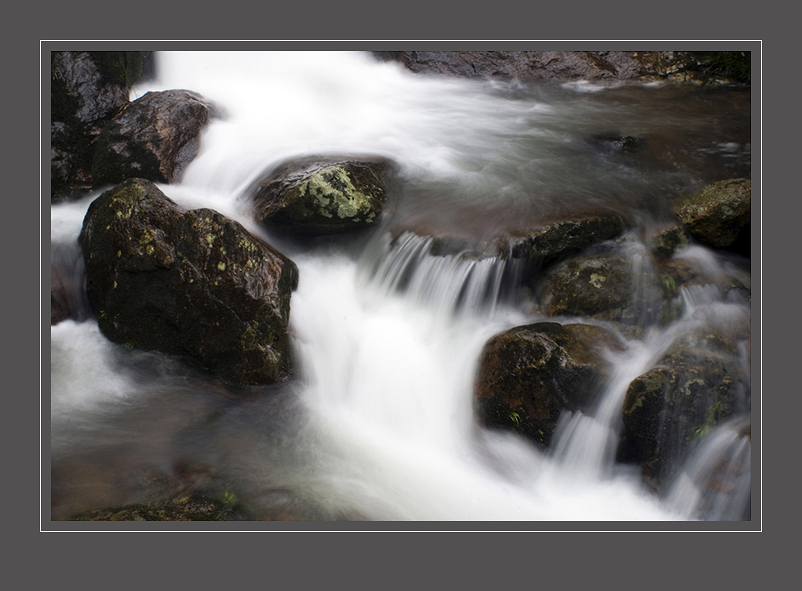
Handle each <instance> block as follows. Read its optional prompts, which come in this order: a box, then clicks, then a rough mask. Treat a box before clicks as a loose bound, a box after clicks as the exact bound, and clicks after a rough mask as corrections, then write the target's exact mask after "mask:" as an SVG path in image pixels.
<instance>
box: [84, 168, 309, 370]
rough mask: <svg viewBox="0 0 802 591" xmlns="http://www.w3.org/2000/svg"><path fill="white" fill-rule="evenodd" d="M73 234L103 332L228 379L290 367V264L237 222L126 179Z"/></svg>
mask: <svg viewBox="0 0 802 591" xmlns="http://www.w3.org/2000/svg"><path fill="white" fill-rule="evenodd" d="M79 242H80V245H81V249H82V252H83V257H84V260H85V264H86V290H87V295H88V299H89V302H90V304H91V306H92V309H93V310H94V313H95V316H96V318H97V321H98V326H99V327H100V330H101V332H102V333H103V334H104V335H105V336H106V337H107V338H109V339H110V340H112V341H114V342H117V343H121V344H124V345H126V346H127V347H136V348H140V349H145V350H154V351H161V352H163V353H167V354H171V355H179V356H185V357H188V358H192V359H195V360H197V361H198V362H200V364H201V365H202V366H203V367H206V368H208V369H209V370H211V371H212V372H213V373H214V374H215V375H217V376H218V377H220V378H221V379H223V380H224V381H226V382H229V383H233V384H243V385H247V384H268V383H273V382H276V381H280V380H282V379H284V378H286V377H287V376H288V375H289V373H290V371H291V359H290V341H289V336H288V333H287V325H288V322H289V314H290V297H291V293H292V291H293V290H294V289H295V288H296V286H297V282H298V270H297V267H296V266H295V264H294V263H293V262H292V261H290V260H289V259H288V258H287V257H285V256H284V255H283V254H281V253H280V252H278V251H277V250H275V249H274V248H272V247H271V246H269V245H268V244H267V243H265V242H263V241H262V240H260V239H259V238H257V237H255V236H253V235H251V234H250V233H248V232H247V231H246V230H245V229H244V228H243V227H242V226H241V225H240V224H238V223H236V222H234V221H232V220H229V219H228V218H226V217H224V216H222V215H221V214H219V213H218V212H216V211H213V210H210V209H198V210H191V211H184V210H182V209H181V208H180V207H178V206H177V205H176V204H175V203H174V202H173V201H171V200H170V199H169V198H167V197H166V196H165V195H164V194H163V193H162V192H161V191H160V190H159V189H158V188H157V187H156V186H155V185H154V184H153V183H151V182H149V181H147V180H144V179H130V180H128V181H125V182H124V183H121V184H120V185H118V186H116V187H114V188H113V189H111V190H109V191H106V192H104V193H103V194H102V195H101V196H100V197H98V198H97V199H96V200H95V201H93V202H92V204H91V205H90V207H89V210H88V212H87V214H86V217H85V218H84V224H83V228H82V230H81V234H80V237H79Z"/></svg>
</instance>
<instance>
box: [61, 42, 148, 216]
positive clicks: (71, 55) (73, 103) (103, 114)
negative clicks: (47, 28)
mask: <svg viewBox="0 0 802 591" xmlns="http://www.w3.org/2000/svg"><path fill="white" fill-rule="evenodd" d="M149 53H150V52H141V51H54V52H51V54H50V184H51V199H52V200H57V199H59V198H62V197H69V196H72V195H74V194H75V193H79V192H81V191H86V190H88V189H90V188H91V187H92V179H91V170H90V169H91V159H92V151H93V147H94V140H95V138H96V137H97V135H98V134H99V133H100V130H101V129H102V127H103V125H104V124H105V122H106V121H108V120H109V119H111V118H112V117H114V115H116V114H117V112H118V111H119V110H120V109H122V108H123V107H125V106H126V105H127V104H128V102H129V100H128V95H129V91H130V89H131V87H132V86H133V85H134V84H135V83H136V82H137V81H138V80H139V79H140V78H141V76H142V72H143V70H144V66H145V62H146V60H147V59H148V56H149Z"/></svg>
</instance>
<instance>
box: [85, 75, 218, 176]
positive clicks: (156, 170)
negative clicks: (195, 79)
mask: <svg viewBox="0 0 802 591" xmlns="http://www.w3.org/2000/svg"><path fill="white" fill-rule="evenodd" d="M213 112H214V107H213V105H212V104H211V103H209V102H208V101H206V100H205V99H204V98H203V97H202V96H201V95H199V94H197V93H195V92H191V91H189V90H167V91H164V92H148V93H146V94H145V95H143V96H142V97H141V98H139V99H137V100H135V101H134V102H132V103H130V104H129V105H128V106H126V108H125V109H124V110H123V111H122V112H120V113H119V114H118V115H117V116H116V117H114V118H113V119H112V120H111V121H109V122H108V123H107V124H106V125H105V126H104V127H103V130H102V131H101V133H100V135H99V136H98V138H97V140H96V142H95V146H94V149H93V157H92V184H93V186H94V187H103V186H105V185H111V184H116V183H119V182H122V181H123V180H125V179H128V178H144V179H148V180H150V181H153V182H157V183H172V182H174V181H177V180H180V178H181V175H182V173H183V172H184V169H185V168H186V167H187V165H188V164H189V163H190V162H191V161H192V159H193V158H194V157H195V156H196V155H197V153H198V150H199V149H200V135H201V131H202V130H203V128H204V127H205V126H206V124H207V123H208V122H209V119H210V118H211V117H212V115H213Z"/></svg>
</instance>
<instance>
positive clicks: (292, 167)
mask: <svg viewBox="0 0 802 591" xmlns="http://www.w3.org/2000/svg"><path fill="white" fill-rule="evenodd" d="M393 168H394V165H393V164H392V162H390V161H389V160H386V159H383V158H373V157H366V158H340V157H309V158H300V159H296V160H291V161H288V162H285V163H283V164H282V165H280V166H278V167H277V168H275V169H274V170H273V171H272V172H270V173H269V174H267V175H266V176H265V177H263V178H261V179H259V180H258V181H256V182H255V183H254V184H253V185H252V187H251V188H250V189H249V191H248V194H249V197H250V199H251V200H252V203H253V212H254V217H255V218H256V220H257V221H258V222H259V223H261V224H262V225H264V226H265V227H267V228H270V229H273V230H278V231H281V232H283V233H286V234H297V235H311V236H322V235H328V234H339V233H342V232H348V231H352V230H358V229H363V228H367V227H370V226H372V225H373V224H375V223H376V221H377V220H378V219H379V216H380V215H381V213H382V209H383V208H384V205H385V201H386V194H387V181H388V177H389V175H390V173H391V172H392V170H393Z"/></svg>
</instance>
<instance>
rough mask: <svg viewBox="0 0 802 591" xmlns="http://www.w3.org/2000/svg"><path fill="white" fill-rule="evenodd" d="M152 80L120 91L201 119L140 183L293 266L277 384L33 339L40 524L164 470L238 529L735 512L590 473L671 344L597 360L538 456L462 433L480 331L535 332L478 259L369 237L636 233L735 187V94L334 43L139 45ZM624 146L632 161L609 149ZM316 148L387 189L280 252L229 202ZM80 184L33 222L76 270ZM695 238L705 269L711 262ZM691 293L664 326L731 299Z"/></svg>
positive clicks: (94, 342)
mask: <svg viewBox="0 0 802 591" xmlns="http://www.w3.org/2000/svg"><path fill="white" fill-rule="evenodd" d="M156 75H157V78H156V79H155V80H150V81H148V82H146V83H143V84H142V85H139V86H137V87H135V88H134V89H133V91H132V94H131V99H132V100H133V99H135V98H137V97H139V96H142V95H143V94H145V93H146V92H148V91H158V90H166V89H172V88H185V89H189V90H193V91H196V92H199V93H200V94H202V95H203V96H204V97H206V98H207V99H209V100H211V101H212V102H214V103H215V105H216V107H217V109H216V112H217V118H216V119H214V120H213V121H212V123H211V124H210V125H209V126H208V128H207V129H206V130H205V131H204V134H203V137H202V145H201V150H200V153H199V154H198V156H197V157H196V159H195V160H194V161H193V162H192V164H191V165H190V166H189V167H188V168H187V169H186V172H185V174H184V177H183V178H182V179H181V181H180V182H179V183H176V184H173V185H160V188H161V189H162V191H163V192H164V193H165V194H166V195H167V196H168V197H170V198H171V199H173V200H174V201H176V202H177V203H179V204H180V205H182V206H184V207H187V208H196V207H211V208H213V209H216V210H218V211H220V212H221V213H223V214H225V215H227V216H230V217H231V218H233V219H236V220H238V221H240V222H241V223H242V224H243V225H245V226H246V227H247V228H248V229H249V230H251V231H252V232H254V233H256V234H258V235H260V236H261V237H263V238H264V239H266V240H267V241H268V242H270V243H272V244H274V245H275V246H277V247H278V248H280V249H281V250H282V251H283V252H284V253H285V254H286V255H288V256H289V257H290V258H291V259H293V260H294V261H295V263H296V264H297V265H298V268H299V270H300V283H299V287H298V290H297V291H296V292H295V293H294V294H293V296H292V303H291V319H290V324H291V334H292V339H293V346H294V354H295V357H296V365H297V372H296V376H295V377H294V378H293V379H292V380H290V381H289V382H286V383H284V384H280V385H277V386H271V387H266V388H261V389H258V388H257V389H253V390H249V391H248V392H247V394H245V395H235V394H232V393H231V392H227V391H226V390H225V389H224V388H221V387H219V386H215V385H214V382H213V381H211V380H209V379H208V378H207V377H206V376H203V375H200V374H198V373H197V372H195V370H193V369H191V368H189V367H187V366H186V365H184V364H182V363H181V362H180V361H179V360H173V359H167V358H164V357H162V356H159V355H156V354H151V353H145V352H138V351H131V350H127V349H125V348H124V347H120V346H118V345H115V344H112V343H110V342H109V341H107V340H106V339H105V338H104V337H103V336H102V335H101V334H100V332H99V331H98V329H97V326H96V324H95V323H94V321H92V320H91V318H90V319H87V320H84V321H81V322H76V321H73V320H68V321H64V322H62V323H60V324H58V325H56V326H53V327H52V328H51V398H50V420H51V448H52V449H51V452H52V458H53V460H52V468H53V470H52V473H53V493H52V494H53V502H52V511H53V518H54V519H65V518H68V517H69V516H71V515H72V514H74V513H76V512H78V511H85V510H90V509H96V508H105V507H110V506H115V505H121V504H125V503H130V502H144V501H147V500H150V499H153V498H161V497H159V495H163V494H165V493H164V491H163V490H162V489H161V488H159V486H161V484H160V485H158V486H157V485H154V484H153V479H151V480H150V481H148V479H147V478H146V477H144V476H143V477H141V478H138V477H136V476H135V475H137V474H156V475H160V476H159V478H155V480H157V481H159V482H160V483H161V482H162V481H164V482H167V483H168V484H169V482H170V479H171V478H174V479H179V478H180V476H179V475H178V474H179V473H180V472H181V467H182V466H186V465H190V466H194V467H195V468H194V469H195V470H196V472H198V473H202V474H205V475H213V478H212V477H210V482H216V483H220V482H223V483H225V485H224V486H225V487H228V488H230V489H233V490H236V491H237V492H238V495H239V496H240V497H241V498H243V499H244V500H246V501H247V502H248V503H249V504H250V505H251V506H252V507H255V508H256V510H257V513H258V512H259V511H260V510H263V511H265V513H266V514H268V513H269V512H270V511H271V510H273V509H275V507H277V506H280V507H282V508H285V509H286V508H287V507H290V508H291V509H292V511H291V512H290V515H299V516H303V517H304V518H312V519H369V520H431V521H447V520H463V521H514V520H524V521H527V520H528V521H573V520H578V521H599V520H614V521H639V520H657V521H671V520H675V519H697V518H713V519H731V518H739V517H737V513H738V511H742V507H740V506H736V507H735V508H731V509H727V507H724V508H723V509H721V508H720V507H721V506H722V505H716V507H719V508H718V509H716V511H713V512H710V511H708V514H707V515H701V514H699V513H698V512H695V509H694V508H695V507H699V506H700V501H699V499H698V498H697V497H694V496H693V495H692V494H690V493H683V492H677V493H675V494H674V495H673V496H672V498H671V502H667V501H666V500H662V499H660V498H658V497H657V496H656V495H655V494H654V493H653V492H652V491H649V490H647V489H646V488H645V487H644V486H643V485H642V484H641V482H640V479H639V477H638V475H636V474H633V473H631V471H627V470H626V469H624V467H620V466H619V467H617V466H615V465H614V462H613V451H614V446H615V444H616V442H617V437H618V430H619V429H620V425H619V421H618V418H617V414H616V409H617V408H620V404H621V401H622V400H623V393H624V392H625V389H626V386H627V384H628V383H629V381H630V380H631V379H632V378H634V377H636V376H637V375H640V373H642V372H643V371H645V369H648V368H649V367H650V363H653V362H654V360H655V359H656V358H657V356H658V355H659V353H660V352H661V351H663V350H664V349H665V348H666V346H667V345H668V344H670V342H671V339H672V338H673V336H672V334H670V333H669V332H665V333H663V332H660V333H651V335H650V337H649V338H645V339H643V340H637V341H631V342H628V343H627V344H626V347H625V348H624V350H623V351H619V352H617V353H615V355H612V353H611V359H612V361H613V364H614V367H615V376H616V378H615V379H614V380H613V381H612V382H611V385H610V388H609V389H608V390H609V391H608V392H607V393H606V395H605V398H604V400H600V401H599V403H598V406H597V408H598V412H597V413H596V415H595V416H588V417H586V416H582V415H578V414H577V415H575V416H570V415H566V416H565V417H563V421H562V423H561V425H562V426H561V431H560V433H562V435H560V436H558V437H556V438H555V440H556V443H555V449H554V450H549V451H548V452H544V451H542V450H539V449H536V448H535V447H534V446H533V445H531V444H529V443H528V442H526V441H524V440H522V439H520V438H518V437H516V436H513V435H509V434H502V433H498V432H492V431H486V430H484V429H482V428H481V427H480V426H479V425H478V424H477V423H476V422H475V420H474V414H473V398H472V396H473V390H472V389H473V380H474V375H475V371H476V363H477V360H478V356H479V352H480V351H481V348H482V346H483V344H484V343H485V342H486V340H487V339H488V338H490V337H491V336H492V335H494V334H496V333H498V332H501V331H502V330H505V329H507V328H510V327H512V326H516V325H519V324H525V323H530V322H533V321H536V320H537V319H538V318H537V316H533V315H532V313H531V311H528V310H525V309H523V308H522V307H521V306H519V305H517V304H518V303H519V302H516V301H511V300H507V299H505V298H503V297H500V295H501V294H502V293H503V285H504V280H506V281H510V280H514V278H515V277H516V276H517V275H516V273H517V271H516V269H512V268H510V267H509V265H510V264H511V263H509V262H507V261H504V260H500V259H494V258H486V259H483V260H472V259H470V258H465V257H459V256H446V257H442V256H441V257H432V256H428V254H427V249H428V248H429V246H430V244H427V243H426V240H425V239H421V238H416V237H415V236H414V235H407V237H406V242H404V241H403V240H402V241H401V242H393V240H392V238H391V233H390V231H389V229H388V228H389V227H390V226H392V224H397V225H399V226H404V227H414V226H415V225H421V224H423V225H425V226H427V227H434V228H437V229H440V230H443V231H448V232H456V233H459V234H462V235H471V236H479V237H487V236H492V235H493V234H494V233H495V232H498V231H500V230H503V229H504V228H508V227H509V226H510V224H511V223H513V222H517V221H519V220H521V219H526V220H528V222H530V223H537V222H538V221H541V220H545V219H549V218H551V217H554V216H555V215H561V214H565V213H566V212H568V213H570V212H572V211H580V210H585V209H587V208H596V209H598V208H603V209H606V210H612V211H621V212H626V213H627V214H629V215H631V216H633V217H634V218H635V219H637V220H639V221H640V223H642V224H644V225H648V224H652V223H658V222H660V221H661V220H663V219H664V218H665V217H666V216H667V215H668V212H669V203H670V200H671V199H672V198H674V197H676V196H677V195H679V194H683V193H685V192H690V191H693V190H696V189H697V188H699V187H700V186H702V185H703V184H705V183H708V182H711V181H714V180H718V179H720V178H730V177H735V176H748V175H749V171H750V166H751V155H750V117H749V95H748V92H745V91H736V90H732V89H730V90H723V89H716V88H710V89H687V88H677V87H670V86H660V85H653V84H652V85H635V84H631V85H630V84H617V85H611V84H604V83H589V82H586V83H570V84H562V85H561V84H557V83H541V84H522V83H520V82H515V81H513V82H503V81H494V82H492V83H491V82H487V81H469V80H458V79H442V78H435V77H427V76H420V75H415V74H412V73H410V72H407V71H404V70H403V69H402V68H401V67H400V66H398V65H396V64H392V63H383V62H378V61H376V60H374V59H373V58H372V57H371V56H370V55H369V54H367V53H356V52H355V53H351V52H222V53H217V52H175V53H172V52H167V53H158V54H157V55H156ZM623 136H632V137H635V138H637V140H638V142H639V144H638V150H637V151H635V152H633V153H631V154H630V153H627V152H624V151H621V150H620V149H618V148H617V147H616V145H615V142H614V140H615V138H620V137H623ZM327 153H335V154H371V155H380V156H385V157H387V158H391V159H392V160H394V161H395V162H396V163H397V164H398V167H399V170H398V177H399V181H398V185H397V186H398V187H402V188H403V189H401V190H399V191H397V192H396V193H394V194H393V195H392V199H391V202H390V203H389V204H388V210H387V211H386V212H385V223H386V225H385V226H382V227H381V228H379V229H377V230H376V231H375V232H374V235H373V236H371V237H369V238H368V239H359V240H355V241H353V242H352V243H350V244H345V245H343V244H339V243H338V244H328V245H325V244H323V245H319V246H318V247H317V248H309V247H305V248H301V247H299V246H297V245H294V244H292V243H288V242H285V241H283V240H282V239H281V238H280V237H278V236H272V235H270V233H269V232H267V231H265V230H264V229H261V228H259V227H258V226H257V225H256V224H255V223H254V222H253V221H252V220H251V219H250V218H249V216H248V208H247V202H246V201H245V199H244V194H245V191H246V188H247V187H248V186H249V184H250V183H251V182H252V181H253V180H254V179H255V178H257V177H258V176H259V175H261V174H263V173H264V172H265V171H267V170H269V169H271V168H272V167H274V166H275V165H277V164H278V163H280V162H281V161H283V160H285V159H288V158H292V157H296V156H306V155H310V154H327ZM97 194H99V192H98V193H96V194H94V195H89V196H87V197H86V198H85V199H83V200H81V201H79V202H74V203H68V204H59V205H54V206H53V207H52V208H51V244H52V249H53V252H54V253H55V252H56V251H58V252H59V253H62V254H61V255H60V256H63V257H64V256H66V257H67V258H69V256H72V257H73V258H75V256H77V253H78V247H77V242H76V239H77V236H78V233H79V232H80V227H81V222H82V219H83V215H84V214H85V212H86V208H87V207H88V204H89V203H90V202H91V200H92V199H93V198H94V197H95V196H97ZM695 248H696V250H695V251H691V255H692V256H697V257H700V258H702V259H704V260H705V261H707V264H708V265H709V266H710V267H711V273H719V272H729V271H731V269H729V268H728V267H727V261H726V260H721V259H719V258H717V256H716V255H714V254H711V253H710V251H707V250H705V249H702V248H701V247H695ZM64 253H67V254H64ZM69 253H72V254H71V255H69ZM693 253H696V254H695V255H694V254H693ZM68 255H69V256H68ZM54 256H55V255H54ZM402 277H403V286H404V288H403V289H399V286H400V284H401V283H402ZM503 279H504V280H503ZM711 289H712V288H709V289H707V291H705V288H703V287H700V288H698V289H697V290H692V291H686V292H685V293H684V294H683V297H684V298H685V304H686V308H687V310H690V311H691V312H696V313H698V314H705V313H707V314H708V317H715V318H721V317H723V316H722V315H724V316H726V314H727V313H735V312H732V310H733V309H735V310H736V311H743V310H744V309H746V308H745V306H744V304H743V302H731V301H729V302H728V301H725V300H726V298H724V296H723V295H722V294H720V293H716V292H715V291H711ZM711 310H712V311H711ZM691 312H689V313H688V314H689V315H690V314H691ZM689 322H690V321H689ZM675 330H676V327H675ZM716 445H717V449H720V448H721V447H722V444H721V443H720V442H719V443H717V444H716ZM699 453H702V452H699ZM738 453H741V454H742V453H743V452H738ZM739 457H740V456H739ZM708 463H710V461H708ZM702 464H704V462H702ZM702 464H698V463H697V467H696V468H693V470H692V472H693V474H694V476H693V478H696V480H697V481H699V480H700V479H702V478H703V477H702V476H699V472H700V471H701V470H703V469H704V466H702ZM699 466H702V467H699ZM160 478H161V480H160ZM162 484H163V483H162ZM164 486H165V487H167V486H168V485H167V484H164ZM221 486H222V485H221ZM683 499H686V500H685V501H683ZM738 502H739V499H736V500H735V501H734V504H735V505H738ZM708 505H709V503H708ZM708 505H706V506H708ZM293 511H294V512H293ZM728 511H729V512H728ZM710 516H712V517H710Z"/></svg>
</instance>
